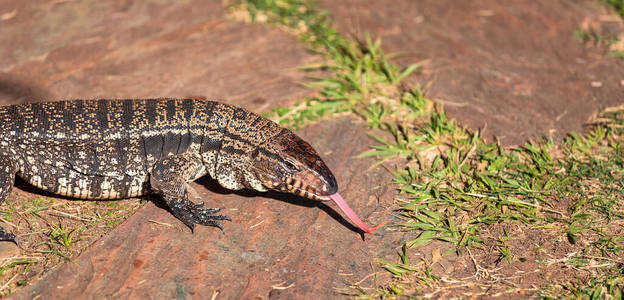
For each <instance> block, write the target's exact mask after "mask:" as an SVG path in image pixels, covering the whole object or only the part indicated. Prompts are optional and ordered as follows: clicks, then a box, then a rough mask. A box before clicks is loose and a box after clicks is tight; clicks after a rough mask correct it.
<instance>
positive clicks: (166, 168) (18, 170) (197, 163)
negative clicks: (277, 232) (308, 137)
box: [0, 99, 337, 240]
mask: <svg viewBox="0 0 624 300" xmlns="http://www.w3.org/2000/svg"><path fill="white" fill-rule="evenodd" d="M205 174H209V175H210V176H211V177H212V178H214V179H216V180H217V181H218V182H219V184H220V185H222V186H223V187H225V188H228V189H234V190H237V189H242V188H249V189H254V190H258V191H266V190H267V189H274V190H281V191H285V192H290V193H293V194H297V195H300V196H303V197H307V198H310V199H315V200H327V199H328V198H327V196H329V195H332V194H335V193H336V191H337V183H336V180H335V178H334V176H333V175H332V173H331V171H330V170H329V169H328V168H327V166H326V165H325V163H324V162H323V161H322V159H321V158H320V157H319V155H318V153H317V152H316V151H315V150H314V149H313V148H312V147H311V146H310V145H309V144H308V143H307V142H305V141H304V140H302V139H301V138H299V137H297V136H296V135H295V134H294V133H292V132H291V131H290V130H288V129H285V128H282V127H280V126H279V125H277V124H276V123H274V122H272V121H270V120H268V119H265V118H263V117H261V116H259V115H257V114H255V113H252V112H249V111H247V110H245V109H243V108H238V107H234V106H231V105H227V104H223V103H219V102H215V101H204V100H197V99H128V100H106V99H103V100H68V101H58V102H43V103H30V104H19V105H10V106H3V107H0V203H2V202H4V201H5V200H6V198H7V196H8V194H9V193H10V191H11V188H12V186H13V183H14V179H15V176H16V175H17V176H19V177H21V178H23V179H25V180H26V181H27V182H29V183H30V184H32V185H34V186H36V187H38V188H40V189H43V190H46V191H48V192H52V193H55V194H58V195H62V196H67V197H71V198H81V199H118V198H128V197H136V196H140V195H145V194H148V193H155V194H159V195H161V196H162V197H163V198H164V200H165V203H166V204H167V205H168V206H169V208H170V209H171V211H172V213H173V214H174V215H175V216H176V217H177V218H178V219H180V220H181V221H182V222H184V224H186V225H187V226H189V227H190V228H191V229H194V228H195V224H201V225H211V226H217V227H221V224H220V223H219V221H220V220H229V218H228V217H227V216H224V215H215V213H217V212H218V211H219V210H220V209H218V208H203V207H202V204H199V205H196V204H194V203H192V202H191V201H189V199H188V188H189V186H188V185H187V183H188V182H190V181H193V180H195V179H197V178H199V177H201V176H204V175H205ZM0 229H1V227H0ZM14 238H15V237H14V236H13V235H12V234H10V233H7V232H5V231H4V229H1V230H0V240H14Z"/></svg>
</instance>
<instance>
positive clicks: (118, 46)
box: [0, 0, 624, 299]
mask: <svg viewBox="0 0 624 300" xmlns="http://www.w3.org/2000/svg"><path fill="white" fill-rule="evenodd" d="M499 2H501V3H502V1H493V0H482V1H450V0H446V1H440V0H431V1H409V0H399V1H393V2H392V5H390V4H388V2H380V1H368V0H361V1H357V2H356V1H350V2H348V4H346V5H344V6H339V5H337V4H335V3H334V4H330V3H329V1H324V6H325V7H326V8H328V9H330V10H331V11H332V12H333V13H334V14H335V15H336V16H337V18H336V20H337V21H338V25H339V26H340V28H342V29H343V30H344V32H349V31H351V29H353V28H357V29H359V30H360V32H361V31H363V30H364V29H369V30H370V31H371V32H372V33H374V34H376V35H381V36H383V38H384V45H385V47H386V49H387V50H388V51H389V52H393V51H403V52H407V54H408V56H406V57H403V58H402V59H403V60H402V62H403V63H407V62H414V61H418V60H421V59H432V62H431V64H430V65H428V66H427V67H426V69H425V70H426V72H425V74H424V77H423V78H426V80H424V81H425V82H426V81H427V80H428V81H430V82H431V85H430V86H426V89H425V90H426V91H427V95H428V96H429V97H431V98H433V99H434V100H438V101H443V102H445V103H447V104H449V105H447V106H446V107H447V109H448V110H449V111H450V112H451V114H452V115H453V116H455V117H457V118H459V119H460V121H461V122H462V123H463V124H466V125H469V126H471V127H473V128H478V127H481V126H483V123H485V122H487V123H488V128H489V129H488V132H489V133H490V136H491V135H492V134H494V135H497V136H499V137H503V141H504V142H507V143H512V142H518V141H522V140H524V139H526V138H527V137H533V136H539V135H541V134H546V133H548V132H549V130H551V129H555V130H556V131H555V133H557V134H563V133H565V132H567V131H568V130H571V129H574V130H580V129H581V124H582V122H583V121H584V120H585V119H586V117H587V116H588V115H589V114H590V113H591V112H592V111H593V110H595V109H598V108H599V107H600V106H601V105H602V106H607V105H613V104H619V103H621V99H622V98H621V96H622V94H621V92H622V87H621V86H619V84H620V80H622V79H624V71H623V70H624V68H622V62H621V61H619V60H616V59H612V58H609V57H607V56H605V55H602V53H601V52H600V51H602V50H600V49H598V48H588V47H587V46H586V45H583V44H582V43H581V42H580V41H579V40H577V39H575V38H574V36H573V34H572V32H573V30H574V29H575V28H576V26H577V25H578V24H580V22H582V20H583V18H584V17H585V16H586V15H587V14H590V15H591V14H593V16H596V15H597V14H600V13H602V11H601V10H600V8H599V6H598V4H597V3H596V2H594V1H590V0H587V1H577V2H575V3H568V2H566V1H549V2H534V1H512V2H505V3H506V6H503V5H502V4H500V3H499ZM421 17H422V18H421ZM353 24H355V25H353ZM352 25H353V26H355V27H349V26H352ZM315 59H317V58H316V57H314V56H312V55H311V54H309V53H307V52H306V51H305V49H304V48H303V47H302V46H301V45H298V44H297V43H296V40H295V39H294V38H293V37H291V36H288V35H287V34H285V33H283V32H280V31H279V30H277V29H271V28H268V27H264V26H254V25H245V24H241V23H236V22H234V21H231V20H227V19H226V17H225V12H224V10H223V8H222V6H221V4H220V3H218V2H209V1H193V2H191V1H130V0H127V1H110V2H108V1H107V2H103V1H97V2H79V1H57V0H50V1H28V2H23V1H9V0H0V103H5V104H6V103H15V102H19V101H34V100H40V99H63V98H95V97H118V98H124V97H162V96H207V97H208V98H219V99H222V100H224V101H226V102H229V103H232V104H238V105H242V106H245V107H247V108H250V109H251V110H254V111H259V112H261V111H266V110H268V109H269V108H270V107H274V106H277V105H287V104H289V103H290V102H291V101H294V100H296V99H300V98H301V97H303V96H304V95H306V94H307V93H308V91H307V90H305V89H304V88H302V87H300V86H299V85H298V82H300V81H303V80H304V79H305V76H306V74H305V73H302V72H300V71H298V70H296V69H295V67H297V66H300V65H304V64H309V63H311V62H313V61H314V60H315ZM415 78H416V79H420V78H421V77H415ZM591 81H600V82H602V87H601V88H589V87H588V85H590V84H591ZM299 133H300V135H301V136H302V137H303V138H304V139H306V140H308V141H309V142H311V144H313V145H314V146H315V147H316V148H317V150H319V152H320V153H321V154H322V156H323V157H325V158H326V162H327V165H328V166H329V167H330V168H331V169H332V170H333V171H334V174H335V175H336V177H337V178H338V181H339V186H340V193H341V194H342V196H343V197H344V198H345V199H346V200H347V201H349V203H350V204H351V206H352V207H353V209H354V210H355V211H356V212H358V213H359V215H360V217H362V218H363V219H364V220H365V221H366V222H368V223H369V224H376V223H378V222H381V221H383V220H385V219H387V218H388V217H389V216H390V215H391V212H392V211H391V209H392V208H393V201H394V200H393V198H394V189H393V187H392V186H390V185H388V182H390V175H389V174H388V172H386V171H384V170H381V169H370V168H369V167H370V166H371V163H372V161H371V160H365V159H358V158H355V157H354V156H356V155H357V154H360V153H361V152H363V151H365V150H366V149H368V146H369V145H370V144H372V143H373V142H372V141H371V140H370V139H369V138H368V137H367V136H366V133H365V129H364V127H363V126H361V125H359V124H357V122H355V121H353V120H352V119H349V118H338V119H333V120H330V121H324V122H322V123H319V124H316V125H313V126H310V127H307V128H306V129H304V130H303V131H301V132H299ZM194 187H195V188H196V189H197V190H198V191H199V193H200V195H201V196H202V198H203V199H202V200H204V201H205V202H206V203H207V205H210V206H223V207H225V212H226V213H227V214H228V215H229V216H230V217H232V219H233V221H232V222H227V223H226V224H225V228H224V231H223V232H221V231H219V230H217V229H215V228H210V227H201V228H198V229H197V231H196V232H195V233H194V234H191V233H190V232H189V230H188V229H187V228H185V227H184V226H182V225H181V223H180V222H179V221H177V220H176V219H175V218H174V217H173V216H172V215H171V214H170V213H169V212H168V211H166V210H165V209H164V208H162V207H158V206H157V205H159V202H158V199H154V201H153V202H150V203H148V204H147V205H145V206H144V207H143V208H142V209H140V210H139V211H138V212H137V213H136V214H135V215H134V216H132V217H131V218H130V219H128V220H127V221H125V222H124V223H122V224H121V225H120V226H119V227H118V228H116V229H115V230H114V231H113V232H111V233H110V234H109V235H107V236H106V237H104V238H103V239H101V240H100V241H98V242H97V243H95V244H94V245H93V246H92V247H91V248H90V249H89V250H87V251H86V252H84V253H83V254H82V255H81V256H80V257H78V258H77V259H75V261H74V262H72V263H67V264H65V265H62V266H59V267H58V268H57V269H55V270H54V271H53V272H51V273H50V274H48V275H47V276H46V277H44V278H43V279H42V280H40V281H38V282H36V283H34V284H32V285H30V286H28V287H26V288H25V289H23V290H21V291H19V292H18V293H17V294H15V295H14V297H15V298H18V299H30V298H33V297H35V296H37V295H41V297H42V298H87V299H91V298H129V297H132V298H148V297H149V298H195V299H209V298H210V297H212V296H213V295H215V294H217V293H218V298H223V299H229V298H236V297H238V298H246V299H247V298H284V299H292V298H306V299H310V298H318V299H325V298H336V297H338V296H340V295H341V294H340V292H341V291H345V290H346V288H347V286H348V285H349V284H352V283H355V282H359V281H361V280H363V279H365V280H364V281H362V282H361V285H362V286H367V287H374V286H376V283H377V276H388V273H387V272H384V271H382V272H379V271H380V269H379V267H378V266H377V265H376V264H375V262H374V258H386V259H388V260H391V261H396V251H397V249H396V247H398V246H400V245H401V243H402V242H401V241H402V240H403V239H404V238H406V237H404V234H403V233H401V232H397V231H394V230H393V228H392V227H384V228H382V229H380V230H379V231H378V232H377V235H376V236H374V237H371V236H367V237H366V240H365V241H363V240H362V238H361V236H360V235H359V234H358V233H357V231H355V229H354V227H353V226H351V225H350V224H349V223H348V222H347V221H345V220H344V219H343V218H342V217H341V216H340V215H339V214H338V213H336V211H335V210H334V206H333V205H331V204H330V205H329V206H326V205H324V204H317V203H315V202H311V201H308V200H305V199H300V198H294V197H291V196H286V195H283V194H279V193H268V194H258V193H254V192H244V191H243V192H235V193H232V192H228V191H225V190H223V189H221V188H219V187H218V186H216V185H215V184H214V182H212V181H211V180H210V179H208V178H204V179H202V180H200V181H199V182H198V183H196V184H194ZM411 238H413V235H412V236H411ZM436 247H440V245H439V244H431V245H430V246H429V247H423V248H419V249H418V250H419V251H420V252H421V255H430V253H431V250H432V249H434V248H436ZM410 257H412V256H410ZM441 263H443V264H445V265H444V269H445V270H446V272H452V271H453V270H454V269H455V270H458V269H460V268H464V269H466V270H468V268H469V267H467V266H465V265H464V266H462V265H459V264H460V263H457V264H458V265H454V264H453V261H452V259H449V260H446V259H445V261H443V262H441ZM375 272H378V273H375ZM370 274H375V276H368V275H370Z"/></svg>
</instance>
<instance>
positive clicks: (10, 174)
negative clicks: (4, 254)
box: [0, 154, 17, 243]
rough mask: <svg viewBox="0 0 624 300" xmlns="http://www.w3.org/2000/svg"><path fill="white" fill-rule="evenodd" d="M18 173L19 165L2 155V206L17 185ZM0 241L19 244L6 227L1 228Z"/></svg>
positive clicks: (0, 190) (0, 161)
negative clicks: (16, 177)
mask: <svg viewBox="0 0 624 300" xmlns="http://www.w3.org/2000/svg"><path fill="white" fill-rule="evenodd" d="M16 173H17V163H16V162H15V160H14V159H13V158H11V157H10V156H8V155H6V154H5V155H0V204H2V203H4V201H6V198H7V197H8V196H9V194H10V193H11V190H12V189H13V183H15V174H16ZM0 241H13V242H15V243H17V240H16V238H15V235H14V234H12V233H10V232H7V231H6V230H5V229H4V227H1V226H0Z"/></svg>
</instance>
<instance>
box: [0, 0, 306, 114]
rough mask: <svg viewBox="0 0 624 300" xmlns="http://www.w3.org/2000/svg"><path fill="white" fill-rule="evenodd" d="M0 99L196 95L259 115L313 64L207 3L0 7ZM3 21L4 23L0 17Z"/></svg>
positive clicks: (292, 90) (291, 91)
mask: <svg viewBox="0 0 624 300" xmlns="http://www.w3.org/2000/svg"><path fill="white" fill-rule="evenodd" d="M0 15H6V16H12V17H10V18H8V19H6V20H3V21H0V45H1V46H0V103H2V104H8V103H15V102H16V101H38V100H59V99H66V98H100V97H108V98H125V97H168V96H178V97H185V96H206V97H208V98H210V99H213V98H214V99H220V100H223V101H226V102H230V103H235V104H238V105H243V106H245V107H247V108H249V109H251V110H255V111H266V110H267V109H268V108H269V107H275V106H278V105H280V104H281V105H285V104H287V103H289V101H294V100H295V99H299V98H301V97H303V96H304V95H306V94H307V93H309V91H307V90H306V89H304V88H303V87H301V86H300V84H299V83H300V82H301V81H304V79H305V75H306V74H305V73H302V72H298V71H297V70H296V67H298V66H300V65H302V64H306V63H311V62H313V61H315V60H316V59H317V58H316V57H314V56H312V55H311V54H309V53H307V51H306V50H305V48H304V47H303V46H301V45H298V44H297V43H296V39H295V38H294V37H292V36H289V35H287V34H285V33H283V32H280V31H279V30H277V29H269V28H266V27H263V26H261V25H245V24H242V23H237V22H233V21H231V20H228V19H227V17H226V12H225V10H224V8H223V7H222V6H221V4H220V3H219V2H217V1H194V2H190V1H185V2H179V1H95V2H89V1H82V2H79V1H43V0H42V1H10V0H6V1H0ZM5 18H6V17H5Z"/></svg>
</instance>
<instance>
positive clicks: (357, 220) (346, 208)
mask: <svg viewBox="0 0 624 300" xmlns="http://www.w3.org/2000/svg"><path fill="white" fill-rule="evenodd" d="M329 198H330V199H332V201H334V203H336V205H338V207H340V209H342V211H343V212H344V213H345V215H347V217H348V218H349V220H351V222H353V224H355V225H356V226H357V227H358V228H360V229H362V230H364V232H366V233H370V234H371V235H372V234H373V231H374V230H376V229H377V228H379V227H381V226H384V225H386V223H388V222H390V220H386V221H384V222H381V223H380V224H379V225H377V226H374V227H368V225H366V224H364V222H362V220H360V218H358V216H357V215H356V214H355V213H354V212H353V210H351V208H350V207H349V205H347V202H345V201H344V199H342V197H341V196H340V195H339V194H338V193H335V194H333V195H330V196H329Z"/></svg>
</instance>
